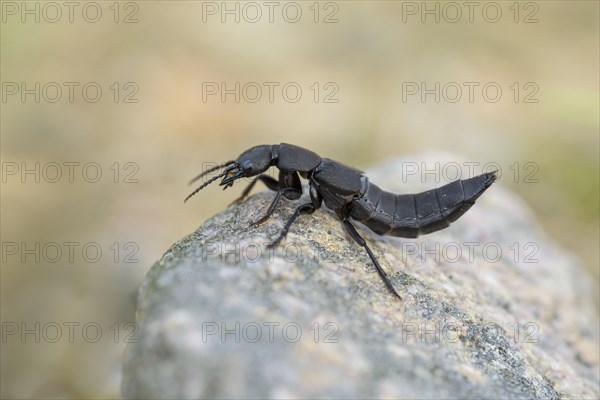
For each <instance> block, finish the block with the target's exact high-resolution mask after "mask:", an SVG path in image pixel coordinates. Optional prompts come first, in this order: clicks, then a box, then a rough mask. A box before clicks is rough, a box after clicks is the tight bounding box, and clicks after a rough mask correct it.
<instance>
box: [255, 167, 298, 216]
mask: <svg viewBox="0 0 600 400" xmlns="http://www.w3.org/2000/svg"><path fill="white" fill-rule="evenodd" d="M271 179H272V178H271ZM273 180H274V181H275V179H273ZM276 190H277V194H276V195H275V198H274V199H273V202H271V205H270V206H269V208H268V209H267V212H266V214H265V215H263V216H262V217H261V218H260V219H258V220H257V221H254V222H251V223H250V226H256V225H260V224H262V223H264V222H266V221H267V220H268V219H269V218H271V215H273V213H274V212H275V207H277V204H278V203H279V200H281V196H283V197H285V198H286V199H289V200H296V199H299V198H300V196H302V183H301V182H300V178H299V177H298V173H296V172H281V171H280V172H279V189H276Z"/></svg>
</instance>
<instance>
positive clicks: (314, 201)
mask: <svg viewBox="0 0 600 400" xmlns="http://www.w3.org/2000/svg"><path fill="white" fill-rule="evenodd" d="M310 200H311V202H310V203H306V204H302V205H301V206H300V207H298V208H297V209H296V211H294V214H293V215H292V216H291V217H290V219H289V220H288V221H287V222H286V224H285V226H284V227H283V229H282V230H281V232H280V233H279V236H278V237H277V239H275V240H274V241H273V242H272V243H270V244H269V245H268V246H267V247H268V248H273V247H275V246H277V245H278V244H279V242H281V241H282V240H283V239H284V238H285V237H286V235H287V233H288V231H289V230H290V227H291V226H292V224H293V223H294V221H295V220H296V219H297V218H298V217H299V216H300V215H308V214H312V213H314V212H315V211H316V210H317V209H318V208H320V207H321V203H322V201H323V198H322V197H321V195H320V194H319V192H317V190H316V189H315V187H314V186H311V187H310Z"/></svg>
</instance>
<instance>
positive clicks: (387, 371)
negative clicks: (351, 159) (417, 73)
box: [122, 154, 600, 399]
mask: <svg viewBox="0 0 600 400" xmlns="http://www.w3.org/2000/svg"><path fill="white" fill-rule="evenodd" d="M412 160H417V161H418V162H421V161H426V162H435V161H439V162H442V163H443V162H447V161H457V160H456V158H455V157H451V156H447V155H443V154H441V155H440V154H436V155H429V156H428V155H424V156H421V157H420V158H417V157H415V158H413V159H412ZM403 161H406V160H402V159H396V160H390V161H388V162H386V163H384V164H382V165H380V166H378V167H377V168H373V169H371V170H368V171H367V172H368V175H369V176H370V178H371V180H372V181H373V182H375V183H377V184H378V185H380V186H381V187H382V188H384V189H387V190H390V191H394V192H396V193H409V192H420V191H423V190H427V189H430V188H432V187H436V186H440V185H442V184H443V183H445V181H442V180H441V177H439V178H440V179H439V180H438V181H437V182H436V177H435V176H433V175H431V174H430V175H428V176H427V178H429V179H428V180H426V181H422V179H421V175H420V174H415V175H410V176H403V174H402V171H404V172H406V168H405V166H406V165H403ZM442 165H443V164H442ZM464 172H465V173H466V171H464ZM405 175H406V174H405ZM462 177H463V178H467V177H469V176H467V175H466V174H465V175H463V176H462ZM405 178H407V179H405ZM244 183H245V182H238V183H237V184H236V185H235V186H234V189H230V190H233V191H235V190H236V189H237V190H239V191H240V192H241V190H242V188H243V185H244ZM522 188H523V190H527V187H526V185H523V186H522ZM206 190H207V191H210V190H211V188H209V189H206ZM212 190H216V188H212ZM202 195H205V196H206V195H210V194H209V193H206V192H202V193H201V194H200V196H202ZM236 195H237V193H232V200H233V199H234V198H235V197H236ZM272 197H273V192H268V191H264V192H260V193H257V194H255V195H253V196H251V197H250V198H249V199H248V200H247V201H246V202H245V203H243V204H240V205H233V206H230V207H229V208H227V209H225V210H224V211H223V212H221V213H220V214H218V215H216V216H214V217H212V218H210V219H209V220H207V221H206V222H205V223H204V224H203V225H202V226H201V227H200V228H198V230H197V231H196V232H194V233H192V234H191V235H189V236H187V237H185V238H183V239H182V240H180V241H179V242H177V243H175V244H174V245H173V246H172V247H171V248H170V249H169V250H168V251H167V252H166V253H165V254H164V256H163V257H162V259H161V260H159V261H158V262H157V263H156V264H155V265H154V266H153V267H152V269H151V270H150V271H149V273H148V275H147V277H146V279H145V281H144V283H143V285H142V287H141V289H140V292H139V299H138V312H137V322H138V324H139V332H138V334H137V335H136V339H137V343H131V344H129V345H128V348H127V350H126V353H125V356H124V367H123V372H124V376H123V384H122V394H123V397H124V398H178V399H184V398H190V399H194V398H197V399H199V398H277V399H279V398H419V399H421V398H427V399H434V398H440V399H448V398H494V399H500V398H502V399H511V398H528V399H529V398H535V399H549V398H551V399H554V398H573V399H580V398H590V399H591V398H598V397H599V396H600V391H599V377H598V376H599V375H598V373H599V367H598V363H599V361H598V354H599V348H598V304H596V303H595V301H594V299H596V298H597V287H596V284H595V283H594V282H593V281H592V279H591V278H590V277H589V276H588V275H587V273H586V272H585V271H584V269H583V268H582V267H581V266H580V265H579V264H578V262H577V261H576V260H575V259H574V258H572V257H571V256H569V255H568V254H567V253H565V251H564V250H561V249H560V248H559V247H558V246H557V244H556V243H554V242H553V241H552V240H551V239H549V238H548V237H547V236H546V235H545V234H544V233H543V232H542V231H541V230H540V228H539V227H538V226H537V225H536V223H535V221H534V220H533V218H532V214H531V212H530V211H529V210H528V209H527V208H526V206H524V204H523V203H522V202H521V201H520V199H519V198H518V197H516V196H515V195H514V194H511V193H510V192H509V191H507V189H506V188H505V187H504V186H503V184H502V178H501V179H500V182H499V183H497V184H494V186H492V188H490V189H489V190H488V191H487V192H486V193H485V194H484V195H483V196H482V197H481V198H480V199H479V200H478V202H477V204H476V205H475V206H474V207H473V208H471V210H470V211H469V212H467V214H465V215H464V216H463V217H462V218H460V219H459V220H458V221H456V222H455V223H454V224H453V225H452V226H451V227H449V228H447V229H445V230H442V231H439V232H435V233H432V234H429V235H425V236H422V237H420V238H418V239H403V238H393V237H380V236H377V235H375V234H373V233H371V232H369V231H368V229H366V228H364V227H362V226H361V225H360V224H357V226H358V229H359V232H360V233H361V235H363V237H365V239H366V240H367V241H368V242H369V243H370V245H371V248H372V249H373V251H374V252H375V254H376V256H377V257H378V259H379V260H380V262H381V264H382V266H383V268H384V269H385V270H386V271H387V273H388V275H389V276H390V279H391V281H392V282H393V284H394V286H395V287H396V288H397V291H398V292H399V293H400V295H401V296H402V298H403V301H399V300H398V299H397V298H395V297H394V296H392V295H391V294H390V293H389V292H388V291H387V290H386V288H385V286H384V283H383V282H382V281H381V279H380V277H379V275H378V274H377V272H376V270H375V268H374V267H373V265H372V264H371V263H370V260H369V258H368V256H367V254H366V253H365V252H364V251H363V249H362V248H360V247H359V246H357V245H356V244H355V243H353V242H352V241H351V239H350V238H349V236H348V235H347V234H346V233H345V231H344V230H343V227H342V226H341V225H340V223H339V221H338V220H337V219H336V217H335V216H334V215H333V214H332V213H331V212H330V211H328V210H326V209H322V210H319V211H317V212H316V213H314V214H313V215H310V216H302V217H300V219H299V220H298V222H297V223H296V224H295V225H294V226H293V227H292V228H291V230H290V233H289V235H288V237H287V239H286V240H285V241H284V242H282V243H281V245H280V246H279V247H278V248H276V249H274V250H273V251H270V250H268V249H267V248H266V245H267V244H268V243H269V242H270V241H271V240H272V239H274V238H275V237H276V235H277V232H278V231H279V229H281V228H282V226H283V224H284V222H285V220H287V218H288V217H289V216H290V215H291V214H292V212H293V210H294V207H295V206H296V204H297V203H298V202H289V201H283V202H282V203H281V204H280V205H279V207H278V208H277V210H276V212H275V214H274V215H273V217H272V218H271V219H270V220H269V221H268V222H267V223H266V224H263V225H262V226H259V227H256V228H251V227H249V222H250V221H251V220H255V219H257V218H258V217H260V216H261V215H262V213H263V212H264V211H265V210H266V208H267V207H268V205H269V204H270V201H271V199H272ZM307 198H308V197H307V195H305V196H304V197H303V199H301V200H300V201H299V202H302V201H303V200H306V199H307Z"/></svg>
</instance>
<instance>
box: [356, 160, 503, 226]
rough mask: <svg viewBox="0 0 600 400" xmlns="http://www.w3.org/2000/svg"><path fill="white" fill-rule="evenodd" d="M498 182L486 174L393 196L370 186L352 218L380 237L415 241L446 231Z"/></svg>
mask: <svg viewBox="0 0 600 400" xmlns="http://www.w3.org/2000/svg"><path fill="white" fill-rule="evenodd" d="M495 180H496V174H495V173H494V172H492V173H486V174H483V175H479V176H476V177H474V178H470V179H465V180H459V181H455V182H451V183H449V184H447V185H444V186H442V187H439V188H436V189H432V190H428V191H426V192H422V193H418V194H399V195H396V194H393V193H390V192H386V191H383V190H381V189H380V188H379V187H378V186H377V185H374V184H372V183H370V182H369V183H368V184H367V189H366V191H365V192H364V194H363V195H362V196H360V197H358V198H356V199H355V200H354V201H353V202H352V205H351V207H350V216H351V217H352V218H353V219H355V220H357V221H360V222H362V223H363V224H365V225H366V226H367V227H368V228H369V229H371V230H372V231H373V232H375V233H377V234H379V235H391V236H400V237H408V238H415V237H417V236H419V235H420V234H426V233H431V232H435V231H438V230H440V229H443V228H446V227H447V226H448V225H450V223H451V222H454V221H456V220H457V219H458V218H459V217H460V216H462V215H463V214H464V213H465V212H466V211H467V210H468V209H469V208H471V206H472V205H473V204H474V203H475V200H476V199H477V198H478V197H479V196H481V194H482V193H483V192H484V191H485V190H486V189H487V188H488V187H490V185H491V184H492V183H493V182H494V181H495Z"/></svg>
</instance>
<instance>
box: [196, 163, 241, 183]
mask: <svg viewBox="0 0 600 400" xmlns="http://www.w3.org/2000/svg"><path fill="white" fill-rule="evenodd" d="M231 164H235V161H234V160H231V161H227V162H224V163H222V164H219V165H215V166H214V167H210V168H209V169H207V170H206V171H203V172H202V173H201V174H199V175H198V176H196V177H195V178H194V179H192V180H191V181H190V182H189V183H188V185H191V184H192V183H194V182H196V181H197V180H198V179H200V178H202V177H203V176H204V175H206V174H210V173H211V172H214V171H216V170H219V169H221V168H224V167H226V166H228V165H231Z"/></svg>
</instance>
